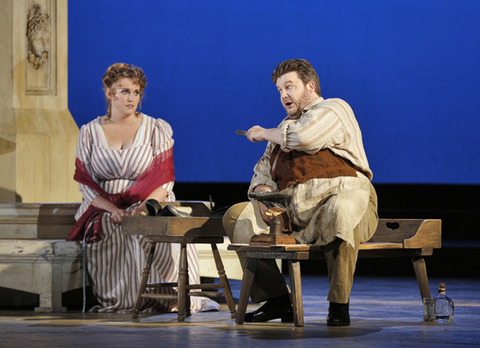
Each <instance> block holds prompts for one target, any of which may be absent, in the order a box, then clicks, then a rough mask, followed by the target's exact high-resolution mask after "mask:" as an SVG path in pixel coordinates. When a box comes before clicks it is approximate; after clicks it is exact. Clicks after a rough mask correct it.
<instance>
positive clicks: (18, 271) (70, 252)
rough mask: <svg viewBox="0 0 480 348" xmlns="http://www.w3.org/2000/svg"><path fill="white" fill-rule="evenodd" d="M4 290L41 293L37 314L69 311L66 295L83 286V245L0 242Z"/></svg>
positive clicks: (53, 242)
mask: <svg viewBox="0 0 480 348" xmlns="http://www.w3.org/2000/svg"><path fill="white" fill-rule="evenodd" d="M0 274H1V277H0V287H4V288H9V289H15V290H21V291H26V292H30V293H34V294H38V295H39V297H40V304H39V307H37V308H35V311H36V312H65V311H66V308H65V307H62V293H64V292H66V291H69V290H73V289H77V288H81V287H82V286H83V260H82V252H81V245H80V244H79V243H77V242H66V241H64V240H50V241H46V240H37V241H35V240H0Z"/></svg>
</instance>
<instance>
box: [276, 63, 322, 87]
mask: <svg viewBox="0 0 480 348" xmlns="http://www.w3.org/2000/svg"><path fill="white" fill-rule="evenodd" d="M292 71H296V72H297V74H298V77H299V78H300V80H302V82H303V84H304V85H306V84H307V83H309V82H310V81H313V82H314V83H315V92H316V93H317V94H318V96H320V79H319V78H318V75H317V73H316V71H315V69H314V68H313V67H312V65H311V64H310V63H309V62H308V61H307V60H305V59H296V58H295V59H290V60H286V61H284V62H281V63H280V64H278V65H277V67H276V68H275V70H274V71H273V74H272V82H273V83H277V80H278V79H279V78H280V77H281V76H283V75H285V74H286V73H289V72H292Z"/></svg>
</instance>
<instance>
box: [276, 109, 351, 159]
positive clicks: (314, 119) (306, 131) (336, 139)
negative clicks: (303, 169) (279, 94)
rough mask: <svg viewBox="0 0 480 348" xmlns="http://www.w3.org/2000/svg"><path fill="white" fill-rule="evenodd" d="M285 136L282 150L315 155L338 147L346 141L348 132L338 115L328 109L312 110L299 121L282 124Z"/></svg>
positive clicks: (287, 121) (281, 127) (288, 121)
mask: <svg viewBox="0 0 480 348" xmlns="http://www.w3.org/2000/svg"><path fill="white" fill-rule="evenodd" d="M280 129H281V131H282V135H283V141H282V144H281V148H282V150H283V151H284V152H290V151H292V150H297V151H305V152H307V153H315V152H317V151H319V150H323V149H325V148H331V147H335V146H338V145H340V144H342V143H344V142H345V141H346V131H345V127H344V126H343V123H342V122H341V121H340V120H339V117H338V115H336V114H335V112H333V111H332V110H330V109H328V108H319V109H316V110H310V111H309V112H308V113H306V114H305V115H304V116H303V117H301V118H300V119H298V120H286V121H284V122H282V123H281V124H280Z"/></svg>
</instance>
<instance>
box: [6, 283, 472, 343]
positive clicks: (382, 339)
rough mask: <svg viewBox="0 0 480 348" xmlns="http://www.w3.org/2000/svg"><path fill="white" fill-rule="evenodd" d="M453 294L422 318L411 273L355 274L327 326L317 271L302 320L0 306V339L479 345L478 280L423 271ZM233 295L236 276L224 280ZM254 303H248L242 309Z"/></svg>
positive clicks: (306, 285)
mask: <svg viewBox="0 0 480 348" xmlns="http://www.w3.org/2000/svg"><path fill="white" fill-rule="evenodd" d="M439 282H445V283H446V284H447V295H449V296H450V297H451V298H452V299H453V300H454V302H455V306H456V307H455V315H454V320H453V322H452V323H448V324H439V323H425V322H423V318H422V305H421V301H420V295H419V290H418V287H417V283H416V281H415V278H414V277H395V278H388V277H367V276H357V277H356V280H355V283H354V288H353V291H352V296H351V306H350V308H351V309H350V314H351V321H352V323H351V326H349V327H334V328H332V327H328V326H326V322H325V317H326V314H327V309H328V303H327V302H326V296H327V291H328V286H327V279H326V277H325V276H323V275H320V276H317V275H315V276H313V275H308V276H304V277H303V279H302V283H303V284H302V285H303V299H304V312H305V327H302V328H295V327H294V326H293V324H288V323H281V322H280V321H272V322H269V323H261V324H253V323H245V325H240V326H239V325H236V324H235V322H234V320H233V319H230V314H229V311H228V309H227V306H226V304H224V303H222V304H221V307H222V309H221V311H219V312H209V313H195V314H193V316H192V317H189V318H187V320H186V321H185V322H184V323H177V321H176V314H172V313H170V314H158V315H150V316H146V315H141V316H140V317H139V320H136V321H133V320H131V319H130V315H127V314H99V313H85V314H82V313H81V312H80V311H68V312H66V313H62V314H40V313H34V312H33V310H12V309H9V310H5V309H4V310H2V309H0V332H1V335H0V346H1V347H2V348H7V347H8V348H9V347H49V348H55V347H102V348H108V347H116V348H118V347H140V346H141V347H153V346H162V347H228V348H231V347H243V348H244V347H255V346H257V347H312V346H320V345H325V346H328V347H417V348H418V347H427V346H428V347H431V346H434V345H435V346H437V347H461V346H469V347H472V346H478V347H480V280H478V279H454V278H452V279H437V278H431V279H430V288H431V291H432V293H434V292H435V291H436V286H437V285H438V283H439ZM231 285H232V291H233V295H234V297H235V298H236V299H237V300H238V296H239V293H240V282H239V281H231ZM257 307H258V305H253V304H251V305H249V308H248V310H249V311H251V310H253V309H255V308H257Z"/></svg>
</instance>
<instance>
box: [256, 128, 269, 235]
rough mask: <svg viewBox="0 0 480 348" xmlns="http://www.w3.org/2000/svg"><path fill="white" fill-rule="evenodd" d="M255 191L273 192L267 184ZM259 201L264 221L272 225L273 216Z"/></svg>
mask: <svg viewBox="0 0 480 348" xmlns="http://www.w3.org/2000/svg"><path fill="white" fill-rule="evenodd" d="M260 128H261V127H260ZM254 192H272V189H271V188H270V187H269V186H266V185H259V186H257V187H255V190H254ZM257 202H258V207H259V208H260V214H261V215H262V219H263V221H265V223H266V224H267V225H269V226H270V222H271V221H272V219H273V218H272V217H269V216H267V215H266V214H265V213H266V212H267V210H268V208H267V206H266V205H265V204H263V203H262V202H260V201H257Z"/></svg>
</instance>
